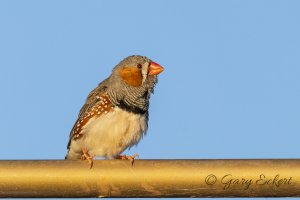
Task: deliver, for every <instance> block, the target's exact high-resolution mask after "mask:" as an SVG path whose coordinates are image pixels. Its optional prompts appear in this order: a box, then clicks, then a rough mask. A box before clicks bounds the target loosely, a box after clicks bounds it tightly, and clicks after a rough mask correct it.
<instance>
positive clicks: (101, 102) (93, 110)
mask: <svg viewBox="0 0 300 200" xmlns="http://www.w3.org/2000/svg"><path fill="white" fill-rule="evenodd" d="M106 83H107V79H106V80H104V81H103V82H101V83H100V84H99V85H98V86H97V87H96V88H95V89H93V90H92V91H91V92H90V94H89V95H88V97H87V99H86V102H85V104H84V105H83V106H82V108H81V109H80V112H79V115H78V119H77V120H76V122H75V124H74V126H73V128H72V130H71V132H70V139H69V143H68V149H69V147H70V144H71V140H72V139H78V138H80V137H81V136H82V132H81V131H82V128H83V127H84V125H85V124H86V123H87V122H88V121H89V119H91V118H93V117H99V116H100V115H102V114H105V113H107V112H109V111H110V110H111V109H112V108H113V106H112V104H111V102H110V100H109V98H108V97H107V96H106V94H105V92H106V88H107V87H106Z"/></svg>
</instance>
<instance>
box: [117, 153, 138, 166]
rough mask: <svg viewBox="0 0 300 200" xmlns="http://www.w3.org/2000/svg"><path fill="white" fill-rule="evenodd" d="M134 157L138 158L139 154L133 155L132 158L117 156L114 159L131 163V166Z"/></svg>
mask: <svg viewBox="0 0 300 200" xmlns="http://www.w3.org/2000/svg"><path fill="white" fill-rule="evenodd" d="M136 157H139V154H134V155H133V156H127V155H118V156H117V157H116V159H120V160H129V161H130V163H131V165H133V163H134V159H135V158H136Z"/></svg>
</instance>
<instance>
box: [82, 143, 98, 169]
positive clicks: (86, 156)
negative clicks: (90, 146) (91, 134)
mask: <svg viewBox="0 0 300 200" xmlns="http://www.w3.org/2000/svg"><path fill="white" fill-rule="evenodd" d="M94 157H95V155H90V153H89V151H88V150H87V149H86V148H83V149H82V156H81V160H87V161H88V162H89V164H90V169H91V168H92V167H93V164H94V162H93V159H94Z"/></svg>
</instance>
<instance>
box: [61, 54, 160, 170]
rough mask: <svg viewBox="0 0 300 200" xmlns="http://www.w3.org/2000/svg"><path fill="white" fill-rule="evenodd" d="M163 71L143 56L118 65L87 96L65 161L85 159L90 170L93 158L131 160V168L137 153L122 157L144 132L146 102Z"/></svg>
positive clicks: (146, 112)
mask: <svg viewBox="0 0 300 200" xmlns="http://www.w3.org/2000/svg"><path fill="white" fill-rule="evenodd" d="M162 71H164V68H163V67H162V66H161V65H159V64H157V63H156V62H154V61H152V60H150V59H149V58H147V57H146V56H140V55H133V56H128V57H126V58H124V59H123V60H122V61H121V62H119V63H118V64H117V65H116V66H115V67H114V68H113V70H112V73H111V75H110V76H109V77H108V78H106V79H105V80H103V81H102V82H100V83H99V84H98V86H97V87H96V88H94V89H93V90H92V91H91V92H90V93H89V95H88V96H87V98H86V101H85V103H84V105H83V106H82V108H81V109H80V111H79V115H78V119H77V120H76V122H75V124H74V126H73V128H72V129H71V132H70V136H69V142H68V145H67V155H66V156H65V159H66V160H78V159H81V160H87V161H88V162H89V163H90V168H92V166H93V159H94V158H95V157H103V158H107V159H122V160H130V162H131V164H132V165H133V162H134V159H135V157H138V154H134V155H133V156H127V155H121V154H122V153H123V152H124V151H125V150H126V149H127V148H131V147H132V146H134V145H136V144H138V143H139V141H140V140H141V139H142V138H143V136H144V135H145V134H146V132H147V129H148V119H149V111H148V109H149V100H150V96H151V94H152V93H153V92H154V87H155V85H156V84H157V80H158V79H157V76H158V74H160V73H161V72H162Z"/></svg>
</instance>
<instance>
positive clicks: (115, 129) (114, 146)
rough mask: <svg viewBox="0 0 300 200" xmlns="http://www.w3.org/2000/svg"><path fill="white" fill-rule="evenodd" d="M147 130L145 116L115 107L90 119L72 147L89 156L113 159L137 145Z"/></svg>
mask: <svg viewBox="0 0 300 200" xmlns="http://www.w3.org/2000/svg"><path fill="white" fill-rule="evenodd" d="M146 129H147V119H146V116H145V115H140V114H134V113H129V112H127V111H124V110H122V109H120V108H117V107H115V108H114V109H113V111H111V112H109V113H107V114H104V115H101V116H100V117H98V118H95V117H94V118H92V119H90V120H89V122H88V123H87V124H86V125H85V126H84V127H83V130H82V131H83V137H82V138H80V139H78V140H76V142H75V143H76V144H71V146H73V147H75V148H76V147H77V149H78V150H79V149H80V148H86V149H87V150H88V151H89V153H90V154H91V155H96V156H101V157H107V158H113V157H115V156H117V155H119V154H121V153H122V152H123V151H124V150H125V149H126V148H128V147H131V146H133V145H134V144H136V143H138V142H139V140H140V139H141V137H142V135H143V133H144V132H145V131H146Z"/></svg>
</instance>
